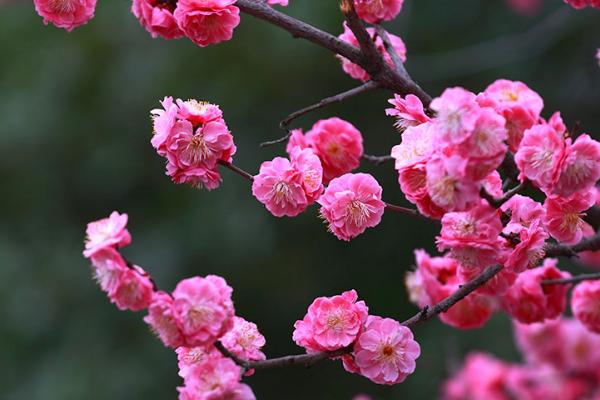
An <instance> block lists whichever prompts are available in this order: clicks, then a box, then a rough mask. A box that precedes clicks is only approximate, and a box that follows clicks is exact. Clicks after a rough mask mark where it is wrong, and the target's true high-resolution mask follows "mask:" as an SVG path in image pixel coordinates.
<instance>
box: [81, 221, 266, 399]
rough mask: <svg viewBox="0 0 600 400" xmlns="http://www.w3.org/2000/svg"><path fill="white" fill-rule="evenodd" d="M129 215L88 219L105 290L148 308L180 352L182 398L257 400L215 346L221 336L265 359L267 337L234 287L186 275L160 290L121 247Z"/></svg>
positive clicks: (234, 348)
mask: <svg viewBox="0 0 600 400" xmlns="http://www.w3.org/2000/svg"><path fill="white" fill-rule="evenodd" d="M127 220H128V217H127V214H119V213H117V212H113V213H112V214H111V215H110V216H109V217H108V218H105V219H102V220H99V221H95V222H91V223H90V224H88V227H87V231H86V234H87V237H86V241H85V250H84V256H85V257H87V258H89V259H90V260H91V262H92V268H93V271H94V276H95V278H96V280H97V281H98V284H99V285H100V287H101V289H102V290H104V291H105V292H106V293H107V294H108V297H109V298H110V300H111V302H113V303H115V304H116V306H117V307H118V308H119V309H121V310H132V311H141V310H144V309H148V315H147V316H146V317H144V321H145V322H146V323H147V324H148V325H150V327H151V329H152V330H153V331H154V332H155V333H156V335H157V336H158V337H159V338H160V340H161V341H162V342H163V343H164V345H165V346H167V347H171V348H173V349H175V351H176V352H177V355H178V359H179V368H180V375H181V377H182V378H183V379H184V386H183V387H180V388H179V398H180V399H181V400H209V399H225V398H227V399H235V400H254V399H255V397H254V394H253V393H252V390H251V389H250V388H249V387H248V386H247V385H245V384H242V383H240V378H241V376H242V369H241V367H239V366H238V365H237V364H236V363H235V362H234V361H233V360H232V359H231V358H229V357H225V356H224V355H223V354H222V353H221V352H220V351H218V350H217V348H216V347H215V346H214V344H215V342H216V341H220V342H221V344H222V345H223V346H224V348H225V349H227V351H229V352H231V353H232V354H235V355H236V356H237V357H239V358H240V359H242V360H246V361H255V360H264V359H265V355H264V354H263V353H262V351H261V348H262V347H263V346H264V344H265V338H264V337H263V336H262V335H261V334H260V332H259V331H258V328H257V326H256V325H255V324H253V323H251V322H248V321H246V320H244V319H243V318H241V317H237V316H235V309H234V306H233V301H232V299H231V295H232V292H233V290H232V289H231V287H229V286H228V285H227V282H225V279H223V278H221V277H219V276H215V275H209V276H206V277H194V278H189V279H184V280H182V281H180V282H179V283H178V284H177V286H176V288H175V290H174V291H173V292H172V293H167V292H164V291H161V290H159V289H158V288H157V287H156V285H155V284H154V282H153V281H152V279H151V278H150V276H149V275H148V274H147V273H146V272H145V271H144V270H143V269H141V268H140V267H138V266H134V265H132V264H130V263H129V262H127V261H125V259H124V258H123V257H122V256H121V255H120V254H119V252H118V251H117V249H118V248H119V247H122V246H126V245H128V244H129V243H131V235H130V233H129V231H128V230H127V227H126V226H127ZM248 372H249V373H251V372H250V371H248Z"/></svg>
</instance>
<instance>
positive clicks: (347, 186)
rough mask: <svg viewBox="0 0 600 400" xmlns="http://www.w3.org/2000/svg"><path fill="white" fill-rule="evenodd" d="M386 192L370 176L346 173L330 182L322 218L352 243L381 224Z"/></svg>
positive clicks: (323, 198) (324, 197) (322, 203)
mask: <svg viewBox="0 0 600 400" xmlns="http://www.w3.org/2000/svg"><path fill="white" fill-rule="evenodd" d="M382 192H383V189H382V188H381V186H379V183H377V181H376V180H375V178H373V177H372V176H371V175H369V174H364V173H359V174H346V175H342V176H341V177H339V178H335V179H334V180H332V181H331V182H330V183H329V186H328V187H327V189H326V190H325V193H324V194H323V195H322V196H321V197H320V198H319V200H318V203H319V204H320V205H321V211H320V212H321V216H322V217H323V218H324V219H325V220H326V221H327V223H328V225H329V230H330V231H331V232H333V234H334V235H335V236H336V237H337V238H338V239H340V240H346V241H349V240H350V239H352V238H355V237H356V236H358V235H360V234H361V233H363V232H364V231H365V230H366V229H367V228H373V227H375V226H377V225H378V224H379V222H381V217H382V215H383V211H384V208H385V203H384V202H383V201H382V200H381V195H382Z"/></svg>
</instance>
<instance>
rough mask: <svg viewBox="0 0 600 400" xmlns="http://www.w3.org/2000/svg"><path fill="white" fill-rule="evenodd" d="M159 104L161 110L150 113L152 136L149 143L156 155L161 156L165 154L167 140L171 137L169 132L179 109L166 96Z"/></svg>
mask: <svg viewBox="0 0 600 400" xmlns="http://www.w3.org/2000/svg"><path fill="white" fill-rule="evenodd" d="M160 104H161V105H162V106H163V108H162V109H161V108H155V109H154V110H152V111H150V117H151V118H152V126H153V134H152V139H151V140H150V143H151V144H152V147H154V148H155V149H156V151H157V153H158V154H159V155H161V156H165V155H166V154H167V146H166V143H167V140H168V139H169V136H171V131H172V130H173V128H174V127H175V124H176V123H177V114H178V113H179V107H177V105H176V104H175V103H174V102H173V97H170V96H166V97H165V98H164V99H163V100H162V101H161V102H160Z"/></svg>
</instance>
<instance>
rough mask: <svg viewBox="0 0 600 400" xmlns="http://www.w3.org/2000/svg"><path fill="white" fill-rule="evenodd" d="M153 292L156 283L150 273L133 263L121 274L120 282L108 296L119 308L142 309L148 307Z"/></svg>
mask: <svg viewBox="0 0 600 400" xmlns="http://www.w3.org/2000/svg"><path fill="white" fill-rule="evenodd" d="M153 292H154V285H153V284H152V281H151V280H150V277H149V276H148V274H147V273H146V272H145V271H144V270H143V269H142V268H140V267H138V266H137V265H133V266H132V267H130V268H127V269H126V270H124V271H122V273H121V274H119V278H118V282H117V284H116V286H115V288H114V290H113V291H111V292H109V293H108V297H109V298H110V301H111V302H112V303H114V304H115V305H116V306H117V308H118V309H119V310H131V311H140V310H144V309H146V308H148V306H149V305H150V302H151V301H152V293H153Z"/></svg>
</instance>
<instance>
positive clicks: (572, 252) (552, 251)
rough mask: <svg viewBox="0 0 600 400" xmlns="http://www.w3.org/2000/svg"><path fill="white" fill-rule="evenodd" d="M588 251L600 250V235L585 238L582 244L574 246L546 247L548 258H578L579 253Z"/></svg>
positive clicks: (551, 245)
mask: <svg viewBox="0 0 600 400" xmlns="http://www.w3.org/2000/svg"><path fill="white" fill-rule="evenodd" d="M588 250H589V251H598V250H600V233H596V234H595V235H593V236H590V237H588V238H585V239H583V240H582V241H581V242H579V243H577V244H575V245H572V246H568V245H565V244H548V245H546V257H559V256H565V257H577V253H580V252H582V251H588Z"/></svg>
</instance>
